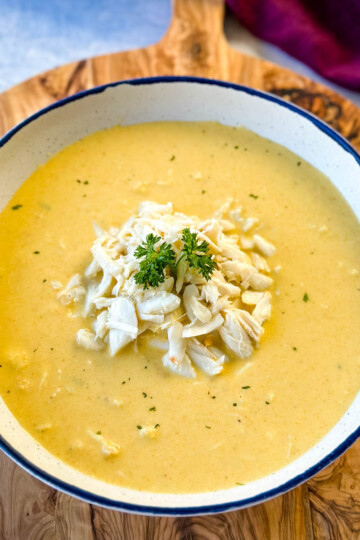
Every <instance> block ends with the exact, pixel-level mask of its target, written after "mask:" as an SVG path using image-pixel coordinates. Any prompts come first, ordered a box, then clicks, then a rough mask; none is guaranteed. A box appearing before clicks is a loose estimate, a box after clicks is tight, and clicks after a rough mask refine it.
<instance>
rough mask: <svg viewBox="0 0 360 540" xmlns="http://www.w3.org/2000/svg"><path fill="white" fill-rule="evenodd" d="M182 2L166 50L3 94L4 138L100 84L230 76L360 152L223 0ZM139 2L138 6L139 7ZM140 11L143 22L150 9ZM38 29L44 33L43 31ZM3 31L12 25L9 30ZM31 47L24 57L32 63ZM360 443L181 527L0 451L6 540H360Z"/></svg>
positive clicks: (358, 138)
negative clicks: (268, 492) (286, 103)
mask: <svg viewBox="0 0 360 540" xmlns="http://www.w3.org/2000/svg"><path fill="white" fill-rule="evenodd" d="M79 1H80V3H81V0H79ZM119 1H120V0H119ZM161 1H162V0H159V2H161ZM1 2H2V0H0V19H1V17H2V15H3V11H2V9H1ZM173 2H174V6H175V9H174V17H175V20H173V23H172V24H171V27H170V29H169V31H168V33H167V35H166V37H165V39H163V40H162V42H161V43H159V44H158V45H156V46H154V47H149V48H147V49H146V51H145V50H142V51H132V52H128V53H119V54H115V55H109V56H104V57H101V58H95V59H89V60H86V61H84V62H75V63H74V64H71V65H68V66H65V67H62V68H59V69H57V70H53V71H52V72H49V73H47V74H44V75H43V76H41V77H35V78H34V79H32V80H30V81H27V82H26V83H24V84H22V85H19V86H17V87H16V88H13V89H12V90H9V91H8V92H4V93H2V94H0V134H1V133H4V132H5V131H6V130H7V129H9V128H10V127H11V126H13V125H14V124H15V123H17V122H19V121H20V120H22V119H23V118H24V117H26V116H29V115H30V114H31V113H33V112H35V111H36V110H38V109H39V108H42V107H44V106H46V105H48V104H49V103H53V102H54V101H56V100H57V99H59V98H60V97H63V96H65V95H68V94H72V93H74V92H78V91H79V90H82V89H85V88H89V87H92V86H93V85H96V84H104V83H108V82H112V81H114V80H119V79H126V78H131V77H140V76H150V75H156V74H164V73H167V74H179V73H181V74H192V75H199V76H205V77H213V78H222V79H224V80H230V81H233V82H236V83H241V84H245V85H248V86H252V87H254V88H259V89H262V90H266V91H268V92H272V93H274V94H276V95H280V96H283V97H284V98H285V99H289V100H290V101H293V102H294V103H296V104H298V105H300V106H302V107H304V108H306V109H308V110H310V111H311V112H313V113H314V114H316V115H317V116H319V117H320V118H322V119H323V120H325V121H326V122H328V123H329V124H330V125H332V126H333V127H334V128H335V129H336V130H338V131H339V132H340V133H342V134H343V135H344V136H345V137H347V138H348V139H349V140H350V141H351V142H352V143H353V144H354V146H355V147H357V148H360V111H359V109H357V108H356V107H354V106H353V105H352V104H351V103H350V102H347V101H345V100H344V99H343V98H341V97H340V96H338V95H336V94H334V93H333V92H332V91H331V90H329V89H328V88H326V87H323V86H321V85H319V84H316V83H314V82H312V81H311V80H309V79H305V78H303V77H301V76H300V75H297V74H296V73H292V72H290V71H287V70H285V69H283V68H280V67H278V66H276V65H273V64H271V63H269V62H264V61H262V60H258V59H256V58H251V57H246V56H244V55H241V54H239V53H238V52H236V51H235V50H234V48H233V47H234V40H232V38H231V37H230V43H231V45H232V47H229V46H228V44H227V42H226V40H225V39H224V37H223V34H222V29H223V0H173ZM13 3H15V6H19V5H20V4H21V2H17V3H16V0H13ZM63 3H64V4H67V0H63ZM133 3H134V4H137V5H139V2H136V0H134V2H133ZM151 3H152V0H149V5H150V4H151ZM27 5H28V4H27ZM33 5H34V4H33V3H31V6H33ZM39 5H40V4H39ZM107 5H108V4H107ZM123 5H124V3H123ZM142 5H144V3H143V4H142ZM194 6H195V7H194ZM58 7H59V8H61V6H60V3H59V6H58ZM103 7H104V9H105V6H104V3H103ZM50 11H51V10H50ZM92 13H93V14H92V17H94V12H92ZM139 13H140V15H141V16H142V15H143V12H142V11H141V10H140V12H139ZM0 22H1V21H0ZM29 25H30V19H29ZM38 26H39V34H40V33H41V32H40V30H41V24H40V23H39V25H38ZM65 27H66V25H65ZM1 29H2V30H4V25H1V24H0V32H1V31H2V30H1ZM226 31H227V37H228V39H229V34H231V32H232V31H234V32H235V31H236V40H237V41H236V46H237V47H242V48H244V47H249V42H248V40H247V38H246V35H247V34H246V32H244V31H241V30H239V27H238V25H237V24H236V23H235V21H234V20H232V19H229V18H228V20H227V27H226ZM162 33H163V32H162ZM75 34H76V32H75ZM54 35H55V34H54ZM56 35H58V34H56ZM142 38H144V35H143V36H142ZM0 43H1V39H0ZM141 43H144V42H143V41H142V42H141ZM252 43H253V44H254V43H255V45H256V47H257V49H256V51H255V52H259V51H260V52H261V51H262V50H263V47H265V46H264V44H262V43H261V42H259V41H256V42H255V41H254V42H252ZM49 47H50V45H49ZM256 47H255V48H256ZM265 48H266V47H265ZM28 49H29V46H28V47H27V48H26V50H24V53H23V54H24V55H25V56H24V58H25V60H26V57H27V54H28ZM266 50H269V49H267V48H266ZM97 52H100V50H97ZM275 52H276V51H275ZM74 54H75V53H74ZM89 54H90V53H89ZM277 54H280V53H279V52H278V51H277ZM3 56H4V55H0V64H1V62H3V60H4V58H3ZM75 57H76V58H77V57H78V56H77V55H75ZM67 59H69V57H67ZM60 61H61V62H62V61H64V60H63V59H61V60H60ZM25 64H26V61H24V62H23V65H25ZM17 75H18V74H17ZM314 78H315V77H314ZM354 101H355V100H354ZM359 444H360V440H359V441H358V444H354V445H353V446H352V448H350V449H349V450H348V451H347V452H346V454H344V455H343V456H342V457H341V458H339V459H338V460H337V461H336V462H334V463H333V464H332V465H331V466H330V467H327V468H326V469H325V470H323V471H321V472H320V473H319V474H317V475H316V476H315V477H313V478H312V479H310V480H309V481H308V482H307V483H306V484H303V485H302V486H299V487H297V488H295V489H293V490H291V491H290V492H288V493H286V494H284V495H282V496H279V497H276V498H275V499H272V500H270V501H267V502H265V503H263V504H260V505H257V506H255V507H252V508H248V509H245V510H241V511H237V512H231V513H227V514H219V515H216V516H198V517H193V518H183V517H182V518H175V519H172V518H150V517H144V516H136V515H130V514H125V513H120V512H112V511H109V510H105V509H102V508H100V507H96V506H93V505H89V504H87V503H85V502H81V501H80V500H78V499H75V498H73V497H70V496H68V495H66V494H64V493H61V492H56V491H55V490H54V489H52V488H51V487H49V486H47V485H45V484H43V483H42V482H40V481H39V480H36V479H35V478H34V477H32V476H30V475H29V474H28V473H26V472H25V471H23V470H22V469H21V468H20V467H18V466H17V465H15V464H14V463H13V462H12V461H11V460H10V459H9V458H7V457H6V456H5V454H4V453H2V452H0V486H1V488H0V540H15V539H17V538H19V539H22V538H24V539H26V540H32V539H34V540H38V539H40V538H41V539H44V540H48V539H49V540H53V539H54V538H56V539H59V540H60V539H61V540H63V539H64V540H70V539H74V540H78V539H79V540H87V539H89V540H90V539H91V540H95V539H101V540H113V539H114V538H116V539H117V538H121V539H124V540H128V539H129V538H136V540H137V539H138V538H139V539H140V538H143V539H144V540H145V539H146V540H153V539H155V538H156V539H158V540H165V538H171V539H176V540H180V539H182V540H184V539H185V538H186V539H189V540H190V539H194V540H195V539H196V540H204V539H205V538H206V539H207V540H210V539H211V540H213V539H214V540H218V539H220V538H221V539H223V538H224V539H225V538H226V539H228V538H229V539H239V540H242V539H244V540H249V539H251V540H258V539H260V538H261V539H263V538H264V539H265V538H266V539H271V540H272V539H274V540H292V539H296V540H298V539H306V540H307V539H309V540H314V539H316V540H320V539H325V538H326V539H327V538H331V539H332V540H333V539H334V540H343V539H344V538H351V539H352V538H359V540H360V521H359V516H360V459H359V456H360V446H359Z"/></svg>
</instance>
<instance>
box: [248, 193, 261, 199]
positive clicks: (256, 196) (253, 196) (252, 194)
mask: <svg viewBox="0 0 360 540" xmlns="http://www.w3.org/2000/svg"><path fill="white" fill-rule="evenodd" d="M249 197H252V198H253V199H258V198H259V195H254V193H249Z"/></svg>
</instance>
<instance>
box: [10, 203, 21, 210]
mask: <svg viewBox="0 0 360 540" xmlns="http://www.w3.org/2000/svg"><path fill="white" fill-rule="evenodd" d="M22 206H23V205H22V204H15V205H14V206H12V207H11V210H19V208H22Z"/></svg>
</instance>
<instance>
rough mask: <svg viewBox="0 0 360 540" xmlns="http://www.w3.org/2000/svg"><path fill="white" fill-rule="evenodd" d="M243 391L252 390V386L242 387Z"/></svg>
mask: <svg viewBox="0 0 360 540" xmlns="http://www.w3.org/2000/svg"><path fill="white" fill-rule="evenodd" d="M241 388H242V389H243V390H248V389H249V388H250V386H242V387H241Z"/></svg>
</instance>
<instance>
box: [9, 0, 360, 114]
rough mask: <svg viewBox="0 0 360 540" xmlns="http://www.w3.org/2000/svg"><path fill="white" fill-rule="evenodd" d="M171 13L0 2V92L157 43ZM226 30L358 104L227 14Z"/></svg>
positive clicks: (84, 0)
mask: <svg viewBox="0 0 360 540" xmlns="http://www.w3.org/2000/svg"><path fill="white" fill-rule="evenodd" d="M170 17H171V5H170V0H101V1H97V2H94V1H93V0H76V2H74V1H73V0H51V1H50V2H44V1H43V0H12V1H11V2H9V0H0V53H1V54H0V92H3V91H4V90H5V89H7V88H9V87H10V86H13V85H14V84H17V83H19V82H21V81H22V80H24V79H27V78H29V77H31V76H33V75H35V74H37V73H39V72H41V71H45V70H48V69H51V68H53V67H55V66H58V65H61V64H65V63H68V62H71V61H74V60H79V59H82V58H88V57H91V56H96V55H99V54H106V53H110V52H116V51H123V50H128V49H135V48H138V47H145V46H147V45H150V44H152V43H156V42H157V41H159V40H160V38H161V37H162V36H163V35H164V34H165V32H166V29H167V27H168V25H169V22H170ZM225 34H226V36H227V39H228V42H229V43H230V45H231V46H233V47H234V48H235V49H237V50H239V51H241V52H245V53H246V54H249V55H251V56H255V57H258V58H263V59H265V60H270V61H271V62H274V63H276V64H279V65H281V66H283V67H286V68H289V69H292V70H293V71H296V72H298V73H300V74H301V75H305V76H306V77H309V78H311V79H312V80H315V81H317V82H322V83H325V84H326V85H327V86H329V87H331V88H333V89H334V90H336V91H337V92H339V93H341V94H343V95H344V96H345V97H347V98H348V99H350V100H351V101H353V102H354V103H356V104H357V105H358V106H360V92H353V91H350V90H346V89H345V88H341V87H339V86H337V85H335V84H331V83H330V82H329V81H326V80H325V79H323V78H322V77H320V76H319V75H317V74H316V73H315V72H314V71H313V70H312V69H310V68H308V67H307V66H305V65H304V64H302V63H301V62H299V61H297V60H295V59H294V58H292V57H290V56H289V55H287V54H286V53H284V52H283V51H281V50H280V49H279V48H278V47H275V46H273V45H269V44H267V43H265V42H264V41H261V40H259V39H257V38H256V37H254V36H253V35H251V34H250V33H249V32H248V31H247V30H246V29H245V28H243V27H241V25H240V24H239V23H238V22H237V20H236V19H235V18H234V17H233V16H232V15H231V14H230V13H229V12H228V13H227V16H226V20H225Z"/></svg>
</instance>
